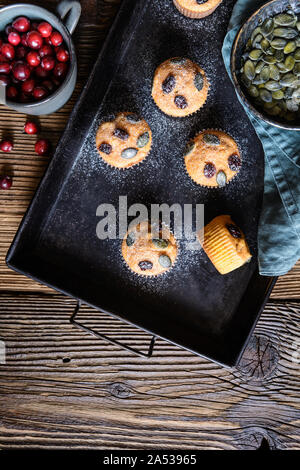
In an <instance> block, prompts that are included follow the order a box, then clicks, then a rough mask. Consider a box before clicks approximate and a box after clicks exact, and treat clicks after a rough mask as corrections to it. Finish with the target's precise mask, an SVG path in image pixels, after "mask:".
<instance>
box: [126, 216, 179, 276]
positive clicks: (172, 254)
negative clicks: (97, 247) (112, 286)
mask: <svg viewBox="0 0 300 470" xmlns="http://www.w3.org/2000/svg"><path fill="white" fill-rule="evenodd" d="M122 255H123V258H124V260H125V261H126V263H127V265H128V266H129V268H130V269H131V270H132V271H134V272H135V273H137V274H140V275H141V276H158V275H159V274H163V273H165V272H167V271H169V270H170V269H171V268H172V266H173V265H174V264H175V261H176V257H177V243H176V240H175V237H174V235H173V234H172V233H171V232H170V230H169V229H167V228H165V227H164V229H163V233H162V231H161V230H160V231H159V232H156V231H155V230H154V229H153V228H152V226H151V224H150V223H149V222H148V221H144V222H141V223H139V224H137V225H136V226H135V227H134V228H132V229H129V231H128V232H127V234H126V236H125V238H124V240H123V243H122Z"/></svg>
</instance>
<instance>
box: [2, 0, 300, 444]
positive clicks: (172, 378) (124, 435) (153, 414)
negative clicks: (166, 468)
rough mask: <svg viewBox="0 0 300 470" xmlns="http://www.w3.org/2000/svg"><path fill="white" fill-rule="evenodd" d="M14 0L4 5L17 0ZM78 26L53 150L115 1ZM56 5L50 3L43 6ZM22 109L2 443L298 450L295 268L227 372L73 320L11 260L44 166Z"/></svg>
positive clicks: (12, 194)
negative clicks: (73, 68)
mask: <svg viewBox="0 0 300 470" xmlns="http://www.w3.org/2000/svg"><path fill="white" fill-rule="evenodd" d="M10 3H12V2H11V1H10V0H8V1H5V2H4V1H2V2H1V3H0V4H1V6H2V5H5V4H10ZM81 3H82V6H83V13H82V19H81V21H80V24H79V27H78V28H77V31H76V33H75V42H76V45H77V48H78V57H79V80H78V84H77V87H76V91H75V93H74V95H73V97H72V99H71V101H70V102H69V103H68V104H67V105H66V106H65V107H64V108H63V109H62V110H60V111H59V112H57V113H55V114H53V115H51V116H48V117H43V118H41V119H40V123H41V127H42V130H43V134H44V135H45V136H47V137H48V138H50V140H51V141H52V143H53V145H54V146H55V144H56V142H57V141H58V139H59V137H60V135H61V133H62V131H63V129H64V127H65V125H66V122H67V120H68V116H69V114H70V112H71V110H72V108H73V106H74V103H75V100H76V99H77V97H78V95H79V92H80V90H81V89H82V86H83V84H84V82H85V80H86V78H87V76H88V75H89V71H90V70H91V67H92V65H93V63H94V60H95V58H96V56H97V54H98V51H99V48H100V46H101V44H102V42H103V40H104V38H105V35H106V34H107V31H108V29H109V27H110V24H111V22H112V19H113V17H114V15H115V13H116V11H117V10H118V7H119V4H120V0H102V1H101V0H98V1H97V0H82V2H81ZM43 5H44V6H46V7H49V8H50V9H54V8H55V5H56V1H55V0H49V1H45V2H43ZM24 120H25V116H23V115H20V114H17V113H14V112H12V111H10V110H8V109H6V108H4V107H0V121H1V126H0V129H1V135H3V136H4V135H7V134H9V135H11V136H12V137H13V140H14V143H15V148H14V151H13V152H12V153H10V154H3V153H1V156H0V173H6V172H9V173H11V174H12V175H13V176H14V185H13V187H12V189H11V190H10V191H2V192H1V194H0V311H1V316H0V325H1V329H0V331H1V333H0V335H1V336H0V338H1V340H3V341H5V344H6V348H7V351H6V352H7V362H6V364H5V365H2V366H0V390H1V392H0V393H1V395H0V396H1V399H0V416H1V418H0V423H1V424H0V427H1V431H0V448H47V449H56V448H80V449H82V448H84V449H95V448H96V449H150V448H152V449H153V448H155V449H158V448H160V449H168V448H169V449H257V448H260V447H261V446H262V447H265V448H267V447H268V446H269V447H270V448H276V449H300V436H299V419H300V413H299V405H300V400H299V385H300V377H299V370H300V366H299V363H300V334H299V333H300V331H299V314H300V304H299V300H300V263H298V265H297V266H296V267H295V268H294V269H293V270H292V271H291V272H290V273H289V274H288V275H286V276H285V277H283V278H281V279H279V281H278V283H277V285H276V287H275V289H274V291H273V294H272V296H271V299H270V302H269V303H268V304H267V307H266V309H265V311H264V313H263V315H262V317H261V319H260V321H259V323H258V325H257V327H256V330H255V334H254V336H253V339H252V341H251V343H250V345H249V347H248V349H247V350H246V352H245V355H244V357H243V359H242V361H241V364H240V366H239V368H238V369H231V370H229V369H225V368H223V367H220V366H218V365H216V364H214V363H212V362H209V361H207V360H205V359H201V358H199V357H197V356H195V355H192V354H190V353H188V352H186V351H184V350H182V349H179V348H177V347H175V346H172V345H171V344H169V343H167V342H165V341H162V340H159V341H158V342H157V344H156V346H155V352H154V356H153V358H152V359H151V360H147V359H140V358H137V357H136V356H133V355H131V354H129V353H127V352H125V351H124V350H120V349H118V348H116V347H114V346H112V345H109V344H107V343H104V342H102V341H99V340H97V339H96V338H94V337H92V336H90V335H89V334H86V333H84V332H82V331H80V330H77V329H76V328H74V327H73V326H71V325H70V323H69V317H70V315H71V313H72V311H73V309H74V306H75V302H74V301H73V300H71V299H68V298H66V297H64V296H62V295H58V294H56V293H55V292H54V291H52V290H51V289H48V288H46V287H45V286H41V285H39V284H37V283H35V282H33V281H30V280H29V279H27V278H26V277H24V276H21V275H18V274H15V273H14V272H12V271H10V270H9V269H8V268H7V267H6V266H5V261H4V259H5V255H6V252H7V250H8V247H9V245H10V243H11V241H12V239H13V236H14V234H15V232H16V230H17V228H18V225H19V223H20V221H21V218H22V216H23V214H24V212H25V210H26V208H27V206H28V204H29V202H30V199H31V197H32V196H33V194H34V191H35V189H36V187H37V185H38V183H39V181H40V178H41V176H42V175H43V173H44V170H45V168H46V165H47V163H48V161H49V159H48V158H45V157H38V156H36V155H35V154H34V152H33V143H34V138H33V137H30V136H27V135H24V134H23V132H22V130H23V125H24ZM80 318H81V319H82V320H84V321H85V322H89V324H90V325H94V324H96V323H97V325H100V328H101V329H102V330H103V331H104V332H105V331H106V332H109V333H110V334H112V332H113V333H114V337H115V338H117V339H119V340H121V341H124V342H127V343H128V344H130V345H132V346H136V347H141V346H142V345H144V344H146V342H147V341H148V340H149V337H148V335H146V334H144V333H143V332H139V331H136V330H135V329H134V328H131V327H129V326H126V325H124V324H121V323H120V322H119V321H117V320H114V319H112V318H110V317H108V316H106V315H104V314H99V313H98V312H96V311H94V310H92V309H91V308H88V307H83V308H82V310H81V313H80Z"/></svg>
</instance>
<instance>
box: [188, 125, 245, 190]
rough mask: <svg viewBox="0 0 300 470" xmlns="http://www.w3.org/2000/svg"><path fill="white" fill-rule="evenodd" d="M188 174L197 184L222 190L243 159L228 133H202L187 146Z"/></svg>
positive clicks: (207, 131) (216, 131) (233, 175)
mask: <svg viewBox="0 0 300 470" xmlns="http://www.w3.org/2000/svg"><path fill="white" fill-rule="evenodd" d="M184 160H185V166H186V170H187V172H188V174H189V176H190V177H191V178H192V180H193V181H195V183H197V184H201V185H202V186H209V187H223V186H225V185H226V184H227V183H229V181H231V180H232V178H234V177H235V176H236V174H237V173H238V172H239V170H240V168H241V165H242V159H241V155H240V151H239V149H238V146H237V143H236V142H235V140H234V139H233V138H232V137H230V136H229V135H228V134H225V132H222V131H218V130H206V131H203V132H200V134H198V135H197V136H196V137H195V138H194V139H193V140H191V141H190V142H189V143H188V145H187V146H186V149H185V152H184Z"/></svg>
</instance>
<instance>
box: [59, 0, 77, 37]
mask: <svg viewBox="0 0 300 470" xmlns="http://www.w3.org/2000/svg"><path fill="white" fill-rule="evenodd" d="M56 11H57V13H58V14H59V16H60V17H61V20H62V21H63V20H64V18H65V17H66V16H67V15H68V17H67V19H66V21H65V22H64V23H65V26H66V28H67V29H68V30H69V32H70V34H72V33H73V31H74V30H75V28H76V26H77V23H78V21H79V18H80V15H81V5H80V3H79V2H76V1H73V0H62V2H60V3H59V4H58V5H57V8H56Z"/></svg>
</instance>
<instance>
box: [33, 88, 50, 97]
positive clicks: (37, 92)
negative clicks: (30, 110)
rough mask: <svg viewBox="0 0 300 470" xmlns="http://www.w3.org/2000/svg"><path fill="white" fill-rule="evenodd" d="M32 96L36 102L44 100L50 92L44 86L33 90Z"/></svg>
mask: <svg viewBox="0 0 300 470" xmlns="http://www.w3.org/2000/svg"><path fill="white" fill-rule="evenodd" d="M32 94H33V97H34V99H35V100H42V99H43V98H45V97H46V96H47V94H48V92H47V90H46V88H44V87H43V86H37V87H35V89H34V90H33V92H32Z"/></svg>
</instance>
